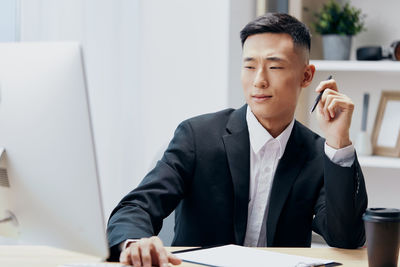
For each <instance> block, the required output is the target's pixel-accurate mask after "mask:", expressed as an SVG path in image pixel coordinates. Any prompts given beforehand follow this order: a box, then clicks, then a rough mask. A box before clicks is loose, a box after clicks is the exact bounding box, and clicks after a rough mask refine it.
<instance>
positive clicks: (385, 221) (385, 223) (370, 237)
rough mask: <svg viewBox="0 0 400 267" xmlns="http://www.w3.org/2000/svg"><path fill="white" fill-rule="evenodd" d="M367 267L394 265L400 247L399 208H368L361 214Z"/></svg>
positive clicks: (390, 266)
mask: <svg viewBox="0 0 400 267" xmlns="http://www.w3.org/2000/svg"><path fill="white" fill-rule="evenodd" d="M363 220H364V223H365V234H366V237H367V250H368V265H369V267H383V266H384V267H396V266H397V260H398V256H399V248H400V210H398V209H386V208H370V209H367V210H366V211H365V213H364V215H363Z"/></svg>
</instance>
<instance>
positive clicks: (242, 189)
mask: <svg viewBox="0 0 400 267" xmlns="http://www.w3.org/2000/svg"><path fill="white" fill-rule="evenodd" d="M246 109H247V105H244V106H243V107H242V108H240V109H238V110H236V111H234V112H233V113H232V115H231V118H230V119H229V121H228V124H227V127H226V129H227V134H226V135H224V136H223V137H222V138H223V142H224V145H225V150H226V155H227V159H228V164H229V170H230V173H231V176H232V183H233V191H234V231H235V240H236V244H239V245H243V242H244V236H245V233H246V225H247V209H248V203H249V179H250V141H249V132H248V128H247V122H246Z"/></svg>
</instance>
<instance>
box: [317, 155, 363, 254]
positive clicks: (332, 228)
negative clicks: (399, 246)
mask: <svg viewBox="0 0 400 267" xmlns="http://www.w3.org/2000/svg"><path fill="white" fill-rule="evenodd" d="M324 157H325V158H324V185H323V187H322V189H321V191H320V194H319V197H318V199H317V202H316V205H315V209H314V213H315V217H314V220H313V230H314V231H315V232H316V233H318V234H320V235H322V236H323V237H324V239H325V241H326V242H327V243H328V245H330V246H332V247H339V248H357V247H360V246H362V245H363V244H364V243H365V230H364V223H363V220H362V215H363V213H364V212H365V209H366V208H367V202H368V201H367V192H366V188H365V182H364V176H363V174H362V171H361V167H360V165H359V163H358V160H357V155H356V158H355V160H354V163H353V165H352V166H351V167H341V166H339V165H337V164H335V163H333V162H332V161H331V160H330V159H329V158H328V157H327V156H326V155H324Z"/></svg>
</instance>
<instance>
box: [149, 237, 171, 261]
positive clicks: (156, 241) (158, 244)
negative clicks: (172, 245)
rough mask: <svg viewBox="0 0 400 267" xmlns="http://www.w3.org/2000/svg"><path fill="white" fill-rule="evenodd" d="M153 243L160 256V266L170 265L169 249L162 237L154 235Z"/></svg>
mask: <svg viewBox="0 0 400 267" xmlns="http://www.w3.org/2000/svg"><path fill="white" fill-rule="evenodd" d="M150 240H151V244H152V246H153V248H154V250H155V253H156V256H157V258H158V264H159V266H160V267H168V257H167V251H166V250H165V248H164V245H163V243H162V241H161V239H160V238H158V237H155V236H154V237H152V238H150Z"/></svg>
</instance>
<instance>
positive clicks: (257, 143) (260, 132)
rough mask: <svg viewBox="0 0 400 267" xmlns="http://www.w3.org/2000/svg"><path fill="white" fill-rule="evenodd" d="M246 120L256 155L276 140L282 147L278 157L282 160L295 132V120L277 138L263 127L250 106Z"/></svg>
mask: <svg viewBox="0 0 400 267" xmlns="http://www.w3.org/2000/svg"><path fill="white" fill-rule="evenodd" d="M246 120H247V127H248V130H249V137H250V145H251V147H252V149H253V151H254V153H256V154H257V153H258V152H259V151H260V149H261V148H262V147H263V146H264V145H265V144H266V143H268V142H270V141H272V140H276V141H278V144H279V147H280V149H279V154H278V157H279V158H281V157H282V155H283V152H284V151H285V148H286V145H287V142H288V141H289V137H290V134H291V133H292V130H293V126H294V118H293V120H292V121H291V122H290V124H289V125H288V126H287V127H286V129H285V130H284V131H283V132H282V133H281V134H280V135H279V136H278V137H276V138H273V137H272V136H271V135H270V133H269V132H268V131H267V130H266V129H265V128H264V127H263V126H262V125H261V123H260V122H259V121H258V120H257V118H256V117H255V116H254V114H253V112H252V111H251V109H250V107H249V106H247V113H246Z"/></svg>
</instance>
